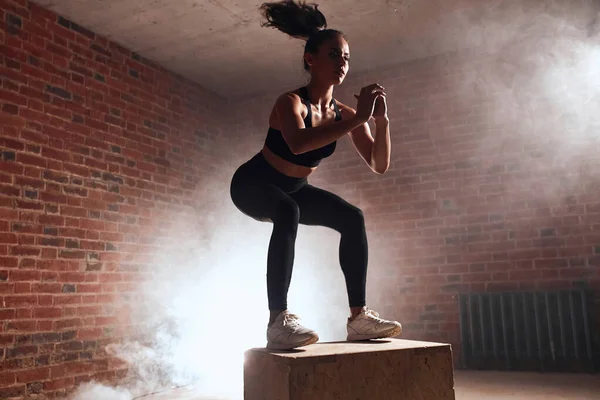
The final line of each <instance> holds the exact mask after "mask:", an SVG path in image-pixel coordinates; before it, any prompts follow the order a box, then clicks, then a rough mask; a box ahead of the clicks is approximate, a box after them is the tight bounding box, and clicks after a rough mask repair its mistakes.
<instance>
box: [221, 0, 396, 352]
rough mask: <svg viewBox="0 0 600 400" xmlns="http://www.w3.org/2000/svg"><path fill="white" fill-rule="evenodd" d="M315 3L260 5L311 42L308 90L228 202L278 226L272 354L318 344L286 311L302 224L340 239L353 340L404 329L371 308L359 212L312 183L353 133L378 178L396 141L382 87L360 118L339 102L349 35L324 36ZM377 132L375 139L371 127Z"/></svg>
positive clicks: (369, 95) (285, 108) (369, 96)
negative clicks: (320, 228)
mask: <svg viewBox="0 0 600 400" xmlns="http://www.w3.org/2000/svg"><path fill="white" fill-rule="evenodd" d="M317 8H318V6H316V5H306V4H305V3H295V2H294V1H282V2H275V3H264V4H263V5H262V6H261V10H262V12H263V15H264V16H265V17H266V18H267V20H268V22H266V23H264V24H263V26H272V27H275V28H277V29H279V30H280V31H282V32H284V33H287V34H289V35H290V36H292V37H296V38H302V39H304V40H306V46H305V51H304V68H305V70H306V71H308V72H309V73H310V77H311V79H310V82H309V83H308V85H307V86H305V87H302V88H300V89H297V90H294V91H291V92H287V93H283V94H282V95H280V96H279V97H278V98H277V100H276V102H275V105H274V107H273V110H272V111H271V115H270V117H269V130H268V133H267V138H266V140H265V143H264V146H263V148H262V150H261V151H260V152H259V153H258V154H256V155H255V156H254V157H253V158H252V159H250V160H249V161H247V162H245V163H244V164H243V165H242V166H240V167H239V168H238V170H237V171H236V172H235V174H234V176H233V178H232V181H231V198H232V200H233V203H234V204H235V206H236V207H237V208H238V209H239V210H240V211H241V212H243V213H244V214H246V215H248V216H250V217H252V218H254V219H256V220H259V221H270V222H272V223H273V232H272V235H271V239H270V243H269V250H268V257H267V295H268V303H269V310H270V312H271V317H270V320H269V324H268V326H267V347H268V348H271V349H279V350H286V349H293V348H297V347H301V346H306V345H309V344H313V343H315V342H317V341H318V340H319V337H318V335H317V333H315V332H314V331H312V330H310V329H307V328H305V327H303V326H302V325H300V323H299V318H298V317H297V316H296V315H294V314H291V313H290V312H289V311H288V305H287V294H288V288H289V285H290V280H291V276H292V267H293V262H294V246H295V241H296V233H297V229H298V224H305V225H319V226H325V227H329V228H331V229H334V230H336V231H338V232H339V233H340V235H341V238H340V248H339V259H340V265H341V268H342V271H343V273H344V278H345V281H346V288H347V292H348V302H349V305H350V313H351V315H350V317H349V318H348V321H347V332H348V336H347V340H369V339H378V338H385V337H392V336H396V335H398V334H400V332H401V330H402V327H401V325H400V323H398V322H395V321H386V320H383V319H381V318H379V315H378V314H377V313H376V312H374V311H372V310H369V309H368V308H367V307H366V300H365V297H366V276H367V253H368V251H367V237H366V233H365V223H364V218H363V214H362V211H361V210H360V209H359V208H357V207H355V206H354V205H352V204H349V203H348V202H346V201H345V200H344V199H342V198H340V197H339V196H337V195H335V194H333V193H331V192H328V191H326V190H323V189H320V188H316V187H314V186H312V185H310V184H309V183H308V179H307V178H308V176H309V175H310V174H311V173H313V172H314V171H315V169H316V168H317V165H318V164H319V163H320V161H321V160H322V159H324V158H326V157H329V156H330V155H331V154H332V153H333V152H334V150H335V147H336V142H337V140H338V139H340V138H341V137H343V136H345V135H349V136H350V138H351V140H352V142H353V144H354V146H355V147H356V149H357V151H358V153H359V155H360V156H361V157H362V158H363V159H364V160H365V162H366V163H367V165H368V166H369V167H370V168H371V169H372V170H373V171H374V172H376V173H379V174H383V173H384V172H385V171H386V170H387V169H388V166H389V159H390V135H389V120H388V118H387V109H386V108H387V106H386V102H385V93H384V91H383V88H382V87H381V86H380V85H378V84H372V85H369V86H366V87H365V88H363V89H362V90H361V92H360V95H359V96H356V95H355V97H356V98H357V99H358V102H357V109H356V111H355V110H354V109H352V108H351V107H348V106H346V105H345V104H342V103H341V102H339V101H337V100H335V99H334V98H333V86H335V85H339V84H341V83H342V82H343V80H344V77H345V75H346V73H347V72H348V59H349V49H348V42H347V40H346V38H345V36H344V34H343V33H342V32H340V31H337V30H333V29H325V28H326V27H327V22H326V19H325V17H324V16H323V14H322V13H321V12H320V11H319V10H318V9H317ZM370 118H373V119H374V121H375V124H376V136H375V139H373V137H372V136H371V132H370V129H369V125H368V121H369V119H370Z"/></svg>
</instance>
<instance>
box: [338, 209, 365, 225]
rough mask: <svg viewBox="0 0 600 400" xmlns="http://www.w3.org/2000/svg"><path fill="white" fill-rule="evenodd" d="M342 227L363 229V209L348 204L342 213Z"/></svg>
mask: <svg viewBox="0 0 600 400" xmlns="http://www.w3.org/2000/svg"><path fill="white" fill-rule="evenodd" d="M343 225H344V227H346V228H347V229H352V230H356V229H364V228H365V215H364V213H363V211H362V210H361V209H360V208H358V207H356V206H353V205H348V207H347V209H346V212H345V213H344V221H343Z"/></svg>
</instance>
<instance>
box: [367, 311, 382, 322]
mask: <svg viewBox="0 0 600 400" xmlns="http://www.w3.org/2000/svg"><path fill="white" fill-rule="evenodd" d="M365 314H367V315H368V316H369V317H371V318H372V319H374V320H376V321H377V322H385V320H383V319H381V318H379V313H378V312H377V311H373V310H369V309H366V310H365Z"/></svg>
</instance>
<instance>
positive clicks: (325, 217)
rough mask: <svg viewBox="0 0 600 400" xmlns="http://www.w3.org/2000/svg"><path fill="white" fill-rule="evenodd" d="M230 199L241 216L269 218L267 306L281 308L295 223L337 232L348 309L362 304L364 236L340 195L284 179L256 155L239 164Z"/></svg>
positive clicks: (356, 212)
mask: <svg viewBox="0 0 600 400" xmlns="http://www.w3.org/2000/svg"><path fill="white" fill-rule="evenodd" d="M230 193H231V199H232V200H233V203H234V204H235V206H236V207H237V208H238V209H239V210H240V211H241V212H242V213H244V214H246V215H248V216H250V217H252V218H254V219H256V220H259V221H272V222H273V232H272V234H271V240H270V243H269V252H268V256H267V296H268V301H269V310H286V309H287V294H288V289H289V286H290V280H291V277H292V268H293V264H294V247H295V242H296V233H297V231H298V224H304V225H319V226H326V227H329V228H332V229H334V230H336V231H337V232H339V233H340V234H341V238H340V247H339V260H340V265H341V268H342V272H343V273H344V277H345V280H346V289H347V292H348V302H349V305H350V307H362V306H364V305H365V297H366V295H365V292H366V277H367V259H368V251H367V235H366V231H365V222H364V217H363V213H362V211H361V210H360V209H359V208H357V207H355V206H353V205H352V204H350V203H348V202H346V201H345V200H344V199H342V198H341V197H339V196H337V195H335V194H333V193H331V192H328V191H325V190H323V189H319V188H317V187H314V186H311V185H309V184H308V181H307V179H306V178H302V179H300V178H291V177H288V176H286V175H284V174H282V173H280V172H279V171H277V170H276V169H274V168H273V167H271V165H269V164H268V163H267V161H266V160H265V159H264V157H263V156H262V154H261V153H258V154H257V155H256V156H254V157H253V158H252V159H251V160H249V161H247V162H246V163H244V164H243V165H242V166H240V167H239V168H238V170H237V171H236V172H235V174H234V175H233V178H232V180H231V187H230Z"/></svg>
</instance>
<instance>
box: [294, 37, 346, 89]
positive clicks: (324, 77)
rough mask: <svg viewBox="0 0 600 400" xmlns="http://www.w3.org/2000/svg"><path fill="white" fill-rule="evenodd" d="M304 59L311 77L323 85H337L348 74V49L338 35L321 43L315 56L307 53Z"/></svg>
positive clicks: (344, 41)
mask: <svg viewBox="0 0 600 400" xmlns="http://www.w3.org/2000/svg"><path fill="white" fill-rule="evenodd" d="M305 57H306V58H305V59H306V62H307V63H308V65H309V66H310V72H311V74H312V76H313V77H314V78H317V79H318V80H319V81H322V82H324V83H325V82H326V83H331V84H334V85H339V84H341V83H342V82H343V81H344V78H345V77H346V74H347V73H348V68H349V64H348V62H349V60H350V49H349V47H348V43H347V42H346V40H345V39H344V38H343V37H342V36H340V35H336V36H335V37H332V38H331V39H328V40H326V41H325V42H323V43H322V44H321V47H319V50H318V52H317V54H310V53H307V54H306V55H305Z"/></svg>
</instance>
